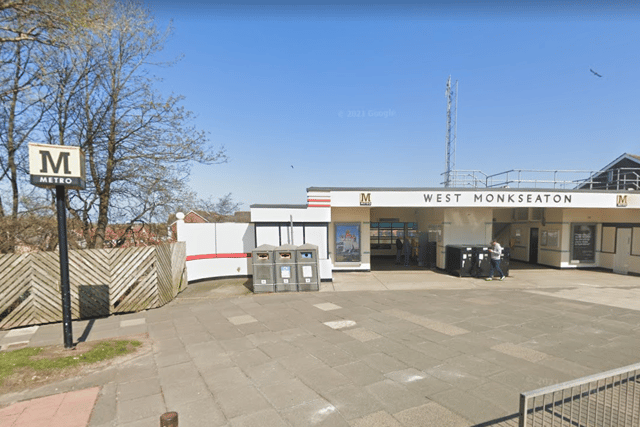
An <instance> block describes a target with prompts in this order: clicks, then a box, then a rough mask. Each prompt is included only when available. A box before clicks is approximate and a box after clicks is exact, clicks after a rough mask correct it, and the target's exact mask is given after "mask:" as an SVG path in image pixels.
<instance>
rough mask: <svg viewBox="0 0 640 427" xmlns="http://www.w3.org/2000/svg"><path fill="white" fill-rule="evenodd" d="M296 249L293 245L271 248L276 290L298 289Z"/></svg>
mask: <svg viewBox="0 0 640 427" xmlns="http://www.w3.org/2000/svg"><path fill="white" fill-rule="evenodd" d="M296 249H297V246H294V245H282V246H278V247H277V248H275V249H274V250H273V254H274V258H275V262H274V266H275V282H276V292H297V291H298V275H297V272H296Z"/></svg>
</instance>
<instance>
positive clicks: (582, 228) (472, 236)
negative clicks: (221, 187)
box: [251, 154, 640, 280]
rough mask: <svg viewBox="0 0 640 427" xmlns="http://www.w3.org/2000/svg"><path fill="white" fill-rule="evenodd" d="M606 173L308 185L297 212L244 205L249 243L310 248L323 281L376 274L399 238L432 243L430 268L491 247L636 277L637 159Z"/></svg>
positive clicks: (533, 259) (639, 226) (639, 251)
mask: <svg viewBox="0 0 640 427" xmlns="http://www.w3.org/2000/svg"><path fill="white" fill-rule="evenodd" d="M629 161H630V162H631V163H628V162H629ZM620 162H623V163H620ZM625 162H626V163H625ZM634 162H635V163H634ZM620 164H624V165H625V166H624V167H623V168H621V167H619V165H620ZM608 167H609V169H613V170H614V172H608V171H607V170H602V171H599V172H598V173H597V174H593V175H592V177H591V178H592V179H587V180H584V181H582V182H580V183H579V184H578V185H574V188H573V189H556V188H550V189H549V188H508V186H501V187H497V188H496V187H493V188H486V187H485V188H478V187H474V188H456V187H447V188H371V187H362V188H340V187H311V188H308V189H307V201H306V203H305V204H301V205H252V206H251V222H252V223H253V224H254V227H255V240H254V241H255V245H256V246H259V245H262V244H270V245H274V246H280V245H282V244H294V245H301V244H304V243H312V244H315V245H318V247H319V258H320V277H321V279H322V280H331V278H332V272H333V271H340V270H352V271H353V270H355V271H369V270H371V269H372V268H375V264H376V262H379V261H378V260H382V259H384V258H385V257H387V258H388V257H392V256H394V255H395V253H396V247H395V245H394V242H395V240H396V239H397V238H398V237H402V236H409V237H410V238H412V239H426V240H428V241H430V242H435V248H436V250H435V252H436V254H435V261H436V262H435V263H436V267H437V268H439V269H444V268H445V263H446V259H445V257H446V247H447V246H448V245H477V244H479V245H487V244H489V243H490V242H491V241H492V240H493V239H496V240H497V241H498V242H500V244H501V245H502V246H503V247H509V248H510V253H511V259H512V260H517V261H523V262H527V263H532V264H540V265H545V266H549V267H555V268H563V269H564V268H600V269H606V270H611V271H613V272H616V273H621V274H639V275H640V187H638V185H639V184H640V179H639V177H640V175H639V173H638V172H640V157H638V156H631V155H628V154H624V155H623V156H621V157H620V158H618V159H617V161H614V162H612V163H611V164H610V165H609V166H608ZM634 168H635V169H636V171H635V172H634V171H633V169H634ZM605 169H606V168H605ZM621 170H623V173H622V174H621V173H620V171H621ZM616 177H617V178H618V182H615V181H616ZM620 177H623V179H624V183H623V182H622V181H621V180H620ZM593 178H595V179H593ZM511 182H512V183H513V182H514V181H511ZM556 184H557V182H555V183H553V185H556ZM596 184H597V185H596ZM623 184H624V185H623ZM518 185H520V183H518Z"/></svg>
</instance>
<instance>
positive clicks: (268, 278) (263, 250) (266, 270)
mask: <svg viewBox="0 0 640 427" xmlns="http://www.w3.org/2000/svg"><path fill="white" fill-rule="evenodd" d="M275 248H276V247H275V246H271V245H260V246H258V247H257V248H255V249H254V250H253V251H252V252H251V258H252V260H253V292H254V293H256V294H258V293H261V292H275V290H276V285H275V283H276V282H275V280H274V276H273V266H274V263H273V261H274V256H273V255H274V254H273V250H274V249H275Z"/></svg>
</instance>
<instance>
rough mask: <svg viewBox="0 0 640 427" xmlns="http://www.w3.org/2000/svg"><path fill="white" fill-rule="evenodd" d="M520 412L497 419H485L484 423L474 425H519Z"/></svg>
mask: <svg viewBox="0 0 640 427" xmlns="http://www.w3.org/2000/svg"><path fill="white" fill-rule="evenodd" d="M518 422H519V414H518V413H515V414H511V415H507V416H504V417H501V418H496V419H495V420H490V421H485V422H484V423H480V424H475V425H473V426H472V427H518Z"/></svg>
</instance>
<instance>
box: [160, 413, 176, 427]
mask: <svg viewBox="0 0 640 427" xmlns="http://www.w3.org/2000/svg"><path fill="white" fill-rule="evenodd" d="M160 427H178V413H177V412H165V413H164V414H162V415H160Z"/></svg>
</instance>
